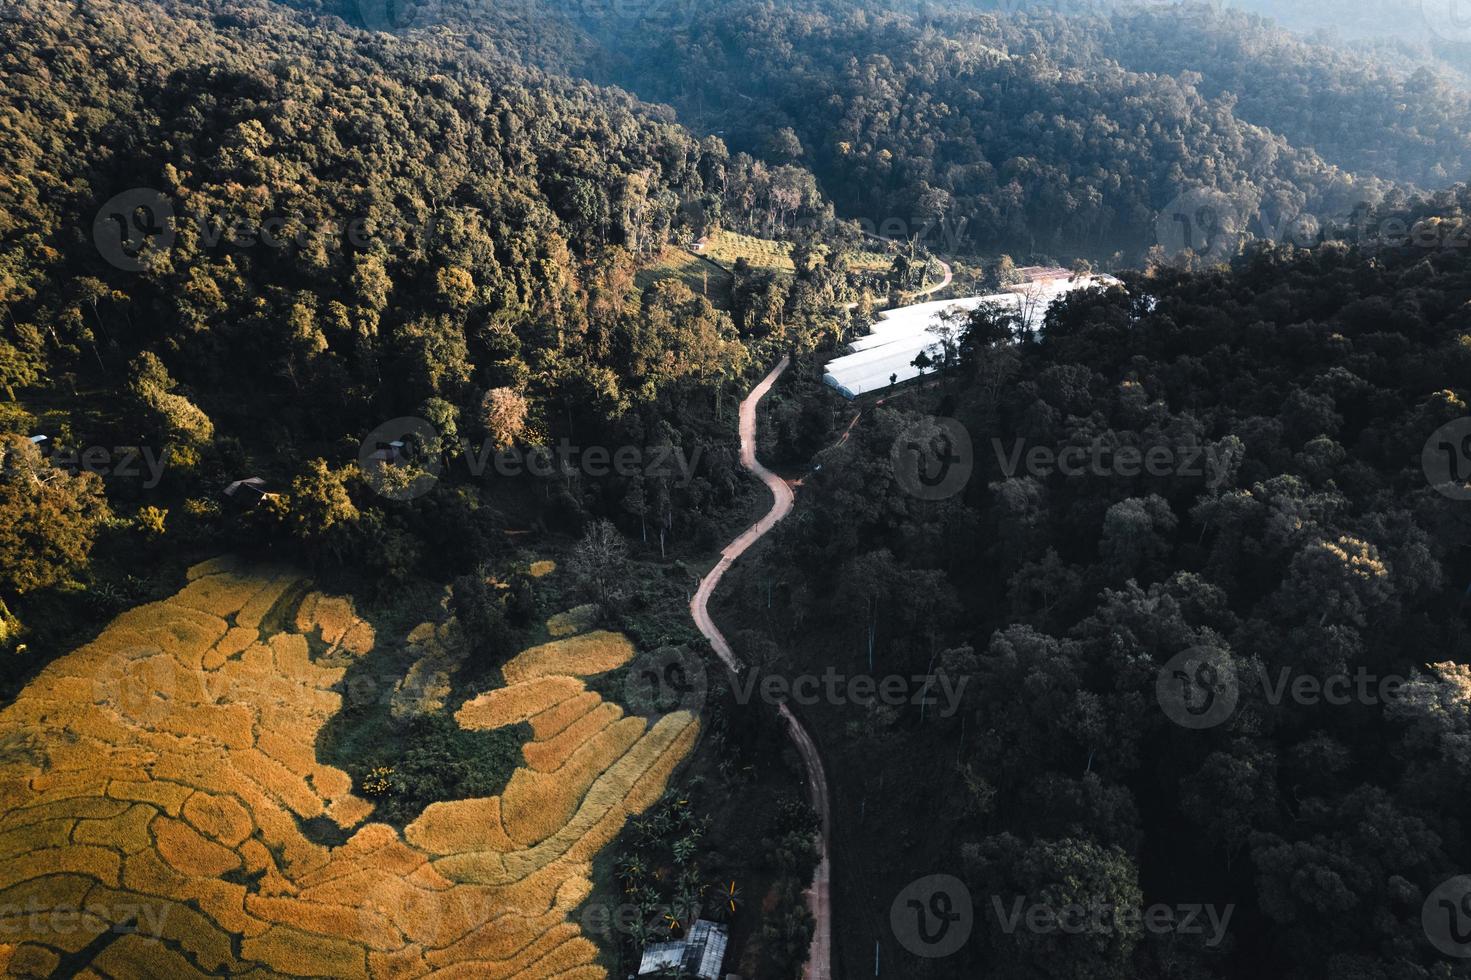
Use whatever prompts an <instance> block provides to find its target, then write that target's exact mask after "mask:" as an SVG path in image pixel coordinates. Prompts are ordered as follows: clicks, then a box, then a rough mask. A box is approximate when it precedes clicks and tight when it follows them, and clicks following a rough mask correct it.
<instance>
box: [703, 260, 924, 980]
mask: <svg viewBox="0 0 1471 980" xmlns="http://www.w3.org/2000/svg"><path fill="white" fill-rule="evenodd" d="M947 269H948V267H947ZM789 363H791V358H790V357H783V358H782V359H781V360H780V361H779V362H778V363H777V365H776V367H774V368H772V369H771V373H770V374H768V375H767V376H766V377H765V378H764V379H763V380H762V382H761V383H760V384H758V385H757V386H756V387H755V388H752V389H751V393H750V394H749V395H747V396H746V399H745V401H743V402H741V422H740V433H741V465H742V466H744V467H745V468H746V469H748V470H750V471H751V472H752V473H754V474H755V475H756V476H757V477H758V478H759V479H760V480H761V482H762V483H764V484H766V486H767V489H769V490H770V491H771V495H772V497H774V498H775V499H774V500H773V501H772V505H771V510H769V511H767V512H766V514H765V515H763V516H762V518H761V519H760V520H759V521H757V522H756V523H755V524H752V525H751V526H750V527H749V528H747V529H746V530H745V531H744V532H742V533H741V534H740V535H739V536H738V537H737V538H736V539H735V540H734V541H732V542H731V543H730V544H728V545H726V546H725V550H724V551H722V552H721V553H720V561H718V562H716V564H715V567H714V568H712V569H710V571H709V573H708V574H707V575H706V576H705V577H704V578H703V579H701V580H700V587H699V589H698V590H696V592H695V596H694V598H693V599H691V600H690V615H691V616H693V617H694V619H695V625H696V626H698V627H699V628H700V632H701V633H703V634H705V638H706V639H707V640H709V641H710V646H712V647H714V648H715V654H716V656H718V657H720V660H721V662H722V663H724V664H725V667H726V669H727V670H729V671H730V673H731V674H732V675H739V674H740V672H741V669H742V665H741V662H740V661H739V660H737V659H736V656H735V654H734V653H733V652H732V651H731V649H730V644H729V643H727V642H726V640H725V637H724V636H723V635H722V634H721V632H720V630H719V629H718V628H717V627H716V626H715V621H714V620H712V619H711V618H710V610H709V604H710V596H711V595H712V594H713V593H714V592H715V587H716V586H717V585H719V584H720V579H721V578H722V577H723V576H724V575H725V572H726V569H728V568H730V566H731V565H732V564H734V563H735V560H736V559H737V558H739V557H740V556H741V555H743V554H744V553H745V552H746V549H747V548H749V547H751V545H753V544H755V543H756V542H757V541H759V540H761V537H762V535H764V534H766V532H767V531H770V530H771V529H772V527H774V526H775V525H776V522H777V521H779V520H781V519H782V518H783V517H786V516H787V515H788V514H790V513H791V512H792V502H793V495H792V488H791V487H790V486H788V485H787V482H786V481H785V480H783V479H782V478H781V477H779V476H777V475H776V474H775V473H773V472H771V471H770V470H768V469H767V468H766V467H764V466H762V465H761V462H760V461H759V460H758V459H756V406H757V405H759V404H760V402H761V399H762V398H764V397H765V396H766V393H767V392H768V391H770V390H771V386H772V385H773V384H775V383H776V379H777V378H779V377H781V373H782V372H783V371H785V370H786V369H787V365H788V364H789ZM778 710H779V713H780V714H781V718H782V720H783V721H784V722H786V726H787V734H788V735H789V736H790V737H791V739H792V744H793V745H794V746H796V749H797V754H798V755H800V756H801V757H802V762H803V764H804V765H805V766H806V767H807V788H808V790H809V792H810V793H811V794H812V808H813V809H814V810H816V811H817V816H818V820H819V821H820V823H821V833H820V835H819V837H818V864H817V870H816V871H815V872H814V873H813V875H812V887H810V888H809V889H807V893H806V897H807V907H808V908H809V909H811V910H812V917H813V919H814V920H815V921H816V927H815V928H814V930H813V932H812V949H811V950H810V952H809V953H808V955H807V969H806V970H805V971H804V973H803V976H804V977H805V978H806V980H831V977H832V945H833V944H832V911H831V898H830V893H831V885H830V880H831V877H830V875H831V864H830V862H829V860H828V850H829V848H828V841H829V837H830V832H831V827H832V818H831V814H830V811H829V808H828V792H827V773H826V772H825V771H824V770H823V768H822V759H821V758H820V757H819V756H818V754H817V744H816V743H815V742H813V741H812V736H811V735H809V734H807V729H805V728H803V727H802V723H801V722H800V721H798V720H797V717H796V716H795V715H793V714H792V712H791V711H790V710H789V709H788V708H787V706H786V705H785V704H783V705H781V706H780V708H779V709H778Z"/></svg>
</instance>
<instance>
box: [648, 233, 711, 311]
mask: <svg viewBox="0 0 1471 980" xmlns="http://www.w3.org/2000/svg"><path fill="white" fill-rule="evenodd" d="M661 279H678V280H680V281H681V282H683V283H684V284H685V285H686V286H688V287H689V288H690V291H691V292H693V293H694V294H695V295H697V296H704V297H706V298H708V299H709V300H710V302H711V303H713V304H715V305H716V306H717V307H720V308H721V309H729V307H730V286H731V281H732V277H731V274H730V273H729V272H727V271H726V270H725V269H722V268H720V267H719V266H717V265H714V264H712V263H710V262H706V261H705V260H704V259H702V258H700V257H699V256H698V255H692V254H690V253H689V252H687V251H685V250H684V249H682V248H678V247H676V246H674V245H666V246H664V250H663V251H662V252H660V253H659V255H658V256H657V257H656V258H655V259H653V260H652V261H651V262H650V263H649V264H647V265H645V266H644V267H643V268H642V269H640V270H639V271H638V274H637V275H636V276H634V280H633V281H634V285H635V286H636V287H637V295H635V296H634V297H632V303H633V306H634V307H635V308H636V307H637V305H638V297H639V296H642V295H643V292H644V290H645V289H648V288H649V286H651V285H652V284H654V283H656V282H658V281H659V280H661Z"/></svg>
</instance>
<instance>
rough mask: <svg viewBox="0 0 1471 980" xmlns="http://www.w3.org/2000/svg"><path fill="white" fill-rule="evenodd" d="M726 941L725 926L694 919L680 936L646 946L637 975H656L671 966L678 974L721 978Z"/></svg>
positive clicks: (707, 978)
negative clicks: (676, 938)
mask: <svg viewBox="0 0 1471 980" xmlns="http://www.w3.org/2000/svg"><path fill="white" fill-rule="evenodd" d="M729 940H730V931H729V930H728V929H727V928H726V927H725V926H724V925H721V924H720V923H717V922H710V921H709V920H707V919H696V920H695V924H694V925H692V926H690V931H689V933H688V934H687V935H686V936H685V937H684V938H683V939H681V940H678V941H677V942H669V943H650V944H649V945H647V946H645V947H644V958H643V960H642V961H641V962H640V963H639V965H638V976H641V977H652V976H659V975H661V974H662V973H664V971H666V970H671V969H672V970H676V971H678V973H677V975H678V976H681V977H698V978H699V980H720V965H721V964H722V963H723V962H724V961H725V946H726V943H727V942H729Z"/></svg>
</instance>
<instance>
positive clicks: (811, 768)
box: [690, 357, 833, 980]
mask: <svg viewBox="0 0 1471 980" xmlns="http://www.w3.org/2000/svg"><path fill="white" fill-rule="evenodd" d="M790 362H791V358H790V357H783V358H782V359H781V361H780V362H778V363H777V365H776V367H774V368H772V370H771V373H770V374H768V375H767V376H766V377H765V379H764V380H762V382H761V383H760V384H758V385H757V386H756V387H755V388H752V389H751V393H750V394H749V395H747V396H746V400H745V401H743V402H741V424H740V432H741V465H742V466H744V467H745V468H746V469H748V470H750V471H751V472H752V473H754V474H755V475H756V476H757V477H758V478H759V479H760V480H761V482H762V483H764V484H766V486H767V489H769V490H770V491H771V495H772V497H774V498H775V499H774V500H773V502H772V505H771V510H769V511H767V512H766V514H765V515H764V516H763V517H762V518H761V519H760V520H759V521H757V522H756V523H755V524H752V525H751V526H750V527H749V528H747V529H746V530H745V531H744V532H742V533H741V534H740V536H738V537H737V538H736V539H735V540H734V541H732V542H731V543H730V544H728V545H726V546H725V550H724V551H722V552H721V553H720V561H719V562H717V563H716V565H715V567H714V568H712V569H710V571H709V573H708V574H707V575H706V576H705V577H704V578H703V579H701V580H700V587H699V589H698V590H696V592H695V597H694V598H693V599H691V600H690V615H691V616H693V617H694V618H695V625H696V626H698V627H699V628H700V632H701V633H703V634H705V638H706V639H707V640H709V641H710V646H712V647H714V648H715V654H716V656H718V657H720V660H721V662H722V663H724V664H725V667H726V669H727V670H729V671H730V672H731V674H733V675H734V674H739V673H740V670H741V663H740V661H738V660H737V659H736V657H735V654H734V653H733V652H732V651H731V649H730V644H729V643H727V642H726V641H725V637H724V636H723V635H722V634H721V632H720V630H719V629H718V628H717V627H716V626H715V621H714V620H712V619H711V618H710V610H709V603H710V596H711V594H712V593H714V591H715V587H716V586H717V585H719V584H720V579H721V577H722V576H724V575H725V571H726V569H728V568H730V566H731V565H732V564H734V563H735V560H736V559H737V558H739V557H740V556H741V555H742V554H744V553H745V551H746V549H747V548H749V547H751V545H753V544H755V543H756V542H757V541H759V540H761V537H762V535H764V534H766V532H767V531H770V530H771V529H772V527H774V526H775V525H776V522H777V521H779V520H781V519H782V518H783V517H786V516H787V515H788V514H790V513H791V512H792V501H793V495H792V488H791V487H789V486H788V485H787V483H786V481H785V480H783V479H782V478H781V477H779V476H777V475H776V474H775V473H773V472H771V471H770V470H768V469H767V468H766V467H764V466H762V465H761V463H760V461H759V460H757V459H756V406H757V405H758V404H760V402H761V399H762V398H764V397H765V396H766V393H767V392H768V391H770V390H771V386H772V385H773V384H775V383H776V379H777V378H779V377H781V373H782V372H783V371H785V370H786V369H787V365H788V364H789V363H790ZM779 712H780V714H781V718H782V721H784V722H786V726H787V734H788V735H789V736H790V737H791V739H792V744H793V745H794V746H796V749H797V754H798V755H800V756H801V757H802V762H803V764H804V765H805V766H806V767H807V788H808V790H809V791H810V792H811V794H812V808H813V809H814V810H816V811H817V816H818V820H819V821H820V823H821V833H820V834H819V836H818V842H817V843H818V863H817V870H816V871H815V872H813V875H812V887H810V888H808V889H807V892H806V897H807V907H808V908H809V909H810V910H811V911H812V918H813V919H814V920H815V921H816V927H815V928H814V929H813V932H812V949H811V950H810V951H809V952H808V954H807V968H806V970H805V971H804V972H803V974H802V975H803V976H804V977H805V978H806V980H831V977H832V945H833V944H832V903H831V898H830V893H831V885H830V881H831V864H830V863H829V861H828V840H829V837H830V831H831V826H832V819H831V815H830V812H829V809H828V792H827V773H826V772H825V771H824V770H823V768H822V759H821V758H820V757H819V756H818V754H817V744H816V743H815V742H813V741H812V736H811V735H808V734H807V729H805V728H803V727H802V723H801V722H799V721H798V720H797V718H796V716H795V715H793V714H792V713H791V711H790V710H788V709H787V706H786V705H785V704H783V705H781V706H780V708H779Z"/></svg>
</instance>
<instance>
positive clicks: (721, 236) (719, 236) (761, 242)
mask: <svg viewBox="0 0 1471 980" xmlns="http://www.w3.org/2000/svg"><path fill="white" fill-rule="evenodd" d="M791 247H792V246H791V243H790V242H784V241H776V240H772V239H767V238H756V237H754V236H752V235H738V234H736V233H735V232H733V231H718V232H716V233H715V234H713V235H711V236H710V243H709V244H708V245H706V246H705V252H704V254H705V255H708V256H709V257H710V258H712V259H714V260H715V261H716V262H719V263H720V264H721V265H723V266H726V267H727V268H729V267H731V266H734V265H735V264H736V261H737V260H738V259H745V260H746V261H747V262H749V263H751V268H753V269H768V270H770V271H772V272H782V273H786V274H788V275H790V274H791V273H793V272H795V271H796V267H795V266H793V265H792V257H791V254H790V252H791Z"/></svg>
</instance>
